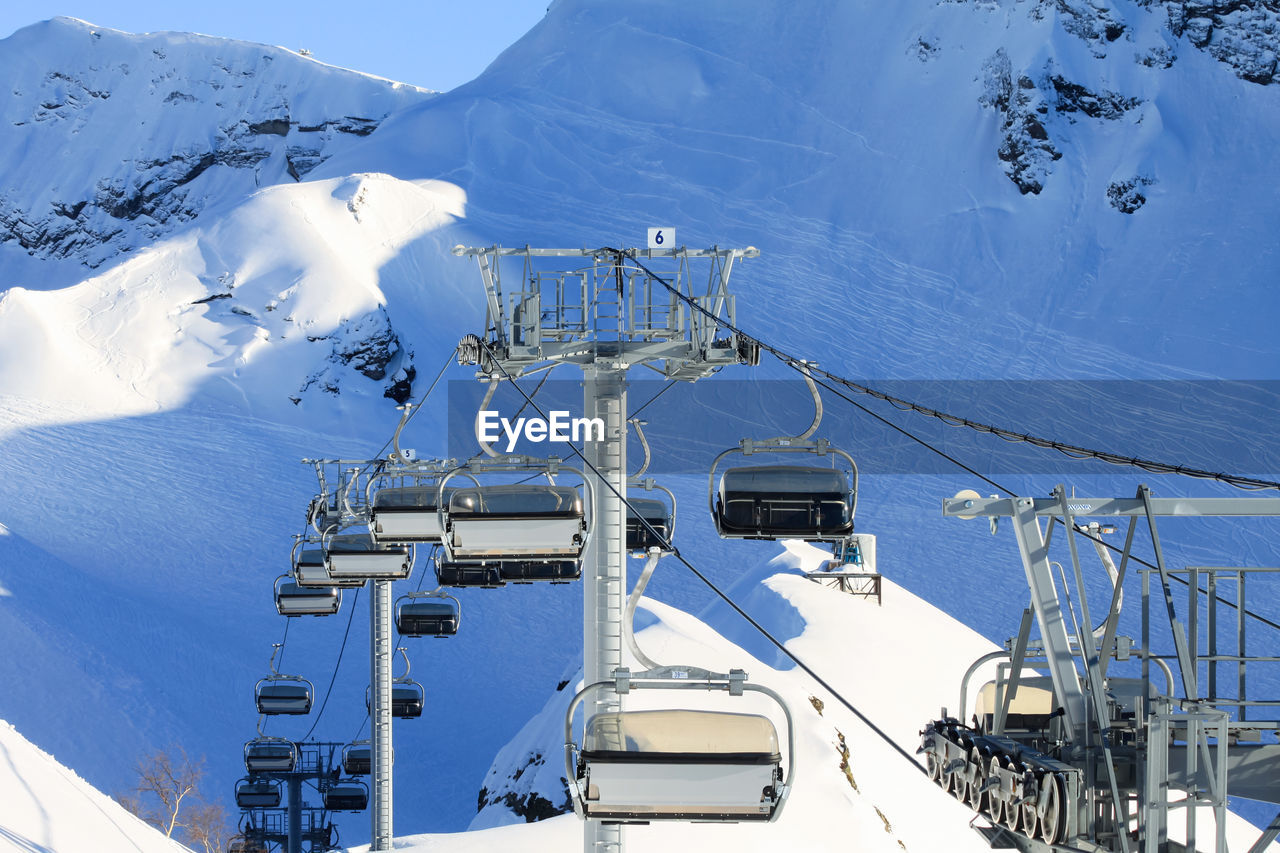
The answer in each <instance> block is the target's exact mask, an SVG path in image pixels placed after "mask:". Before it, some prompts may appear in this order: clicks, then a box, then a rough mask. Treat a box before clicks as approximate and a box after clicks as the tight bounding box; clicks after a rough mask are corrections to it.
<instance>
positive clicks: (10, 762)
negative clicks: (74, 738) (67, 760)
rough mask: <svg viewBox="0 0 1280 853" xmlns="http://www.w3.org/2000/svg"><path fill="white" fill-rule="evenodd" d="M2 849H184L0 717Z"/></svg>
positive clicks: (71, 852) (102, 852)
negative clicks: (2, 807)
mask: <svg viewBox="0 0 1280 853" xmlns="http://www.w3.org/2000/svg"><path fill="white" fill-rule="evenodd" d="M0 797H2V798H3V799H4V803H5V806H4V811H3V812H0V850H12V851H17V853H87V851H94V853H188V850H187V848H186V847H184V846H183V845H181V844H179V843H178V842H177V841H175V840H173V839H170V838H165V837H164V835H163V834H162V833H160V832H159V831H158V830H156V829H155V828H153V827H151V826H149V825H148V824H146V823H145V822H143V821H141V820H139V819H138V818H136V817H134V816H133V815H132V814H130V813H129V812H127V811H125V810H124V808H123V807H122V806H121V805H120V804H119V803H117V802H116V801H115V800H113V799H111V798H110V797H108V796H106V795H105V794H103V793H101V792H100V791H98V790H96V789H95V788H94V787H93V786H92V785H90V784H89V783H88V782H86V781H84V780H83V779H81V778H80V777H79V776H77V775H76V774H75V772H74V771H72V770H69V769H67V768H66V767H65V766H63V765H62V764H59V763H58V762H57V761H56V760H54V759H53V757H51V756H50V755H49V754H48V753H46V752H44V751H43V750H41V749H39V748H38V747H36V746H34V745H33V744H31V743H30V742H29V741H28V740H27V739H26V738H24V737H23V736H22V735H20V734H18V732H17V731H15V730H14V728H13V726H11V725H9V724H8V723H6V722H4V721H3V720H0Z"/></svg>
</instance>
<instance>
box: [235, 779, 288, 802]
mask: <svg viewBox="0 0 1280 853" xmlns="http://www.w3.org/2000/svg"><path fill="white" fill-rule="evenodd" d="M236 806H237V807H238V808H242V809H274V808H278V807H279V806H280V783H279V782H277V781H274V780H272V779H241V780H240V781H239V782H237V783H236Z"/></svg>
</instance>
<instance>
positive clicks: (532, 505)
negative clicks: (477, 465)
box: [445, 483, 587, 561]
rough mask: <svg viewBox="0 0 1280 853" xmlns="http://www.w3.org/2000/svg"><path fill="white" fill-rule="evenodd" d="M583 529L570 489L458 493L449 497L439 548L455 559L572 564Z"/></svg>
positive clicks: (578, 502)
mask: <svg viewBox="0 0 1280 853" xmlns="http://www.w3.org/2000/svg"><path fill="white" fill-rule="evenodd" d="M586 529H587V526H586V520H585V515H584V509H583V503H582V496H581V495H580V494H579V493H578V490H577V489H575V488H574V487H572V486H551V485H541V484H533V483H522V484H515V485H498V486H479V487H472V488H459V489H456V490H455V491H454V493H453V495H452V496H451V497H450V498H449V510H448V516H447V518H446V538H445V547H446V549H447V550H448V551H449V555H450V556H451V557H453V558H455V559H457V558H460V559H467V558H471V559H490V560H499V561H501V560H528V559H539V558H541V559H557V558H558V559H578V558H579V557H581V555H582V549H583V546H584V544H585V542H586Z"/></svg>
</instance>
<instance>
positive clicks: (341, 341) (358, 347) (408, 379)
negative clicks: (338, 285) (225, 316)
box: [233, 307, 417, 403]
mask: <svg viewBox="0 0 1280 853" xmlns="http://www.w3.org/2000/svg"><path fill="white" fill-rule="evenodd" d="M233 310H234V309H233ZM307 340H309V341H311V342H312V343H315V342H317V341H329V342H330V343H331V344H332V349H331V351H330V353H329V356H328V358H327V360H326V361H327V363H326V365H325V366H324V367H322V368H321V369H320V370H317V371H316V372H315V373H313V374H311V375H310V376H308V377H307V380H306V382H304V383H303V385H302V387H301V388H300V389H299V392H304V391H307V390H308V389H310V388H313V387H315V388H319V389H320V390H322V391H325V392H328V393H330V394H338V393H341V389H342V373H343V371H342V370H341V368H344V367H349V368H351V369H352V370H354V371H355V372H357V373H359V374H360V375H361V376H364V377H365V378H366V379H372V380H374V381H377V382H383V380H387V381H386V382H385V383H384V386H383V396H384V397H388V398H390V399H393V400H395V401H396V402H397V403H404V402H405V401H407V400H408V399H409V397H410V396H412V394H413V380H414V378H415V377H416V376H417V370H416V369H415V368H414V366H413V353H412V352H408V351H406V350H405V348H404V347H403V346H402V345H401V343H400V336H399V335H398V334H397V333H396V331H395V329H394V328H392V326H391V318H390V317H389V316H388V315H387V310H386V308H384V307H379V308H378V310H376V311H372V312H370V313H368V314H366V315H364V316H363V317H358V318H356V319H355V320H351V321H348V322H347V323H345V324H343V325H342V327H341V328H339V329H338V330H337V331H336V332H334V333H333V334H330V335H321V336H317V337H309V338H307ZM296 399H297V398H295V401H296Z"/></svg>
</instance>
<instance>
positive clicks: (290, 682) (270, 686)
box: [253, 675, 313, 715]
mask: <svg viewBox="0 0 1280 853" xmlns="http://www.w3.org/2000/svg"><path fill="white" fill-rule="evenodd" d="M253 692H254V699H255V701H256V703H257V706H258V713H259V714H267V715H275V714H309V713H311V697H312V693H313V691H312V687H311V682H310V681H307V680H306V679H305V678H300V677H298V676H296V675H272V676H268V677H267V678H263V679H261V680H260V681H258V684H257V685H256V687H255V688H254V691H253Z"/></svg>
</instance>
